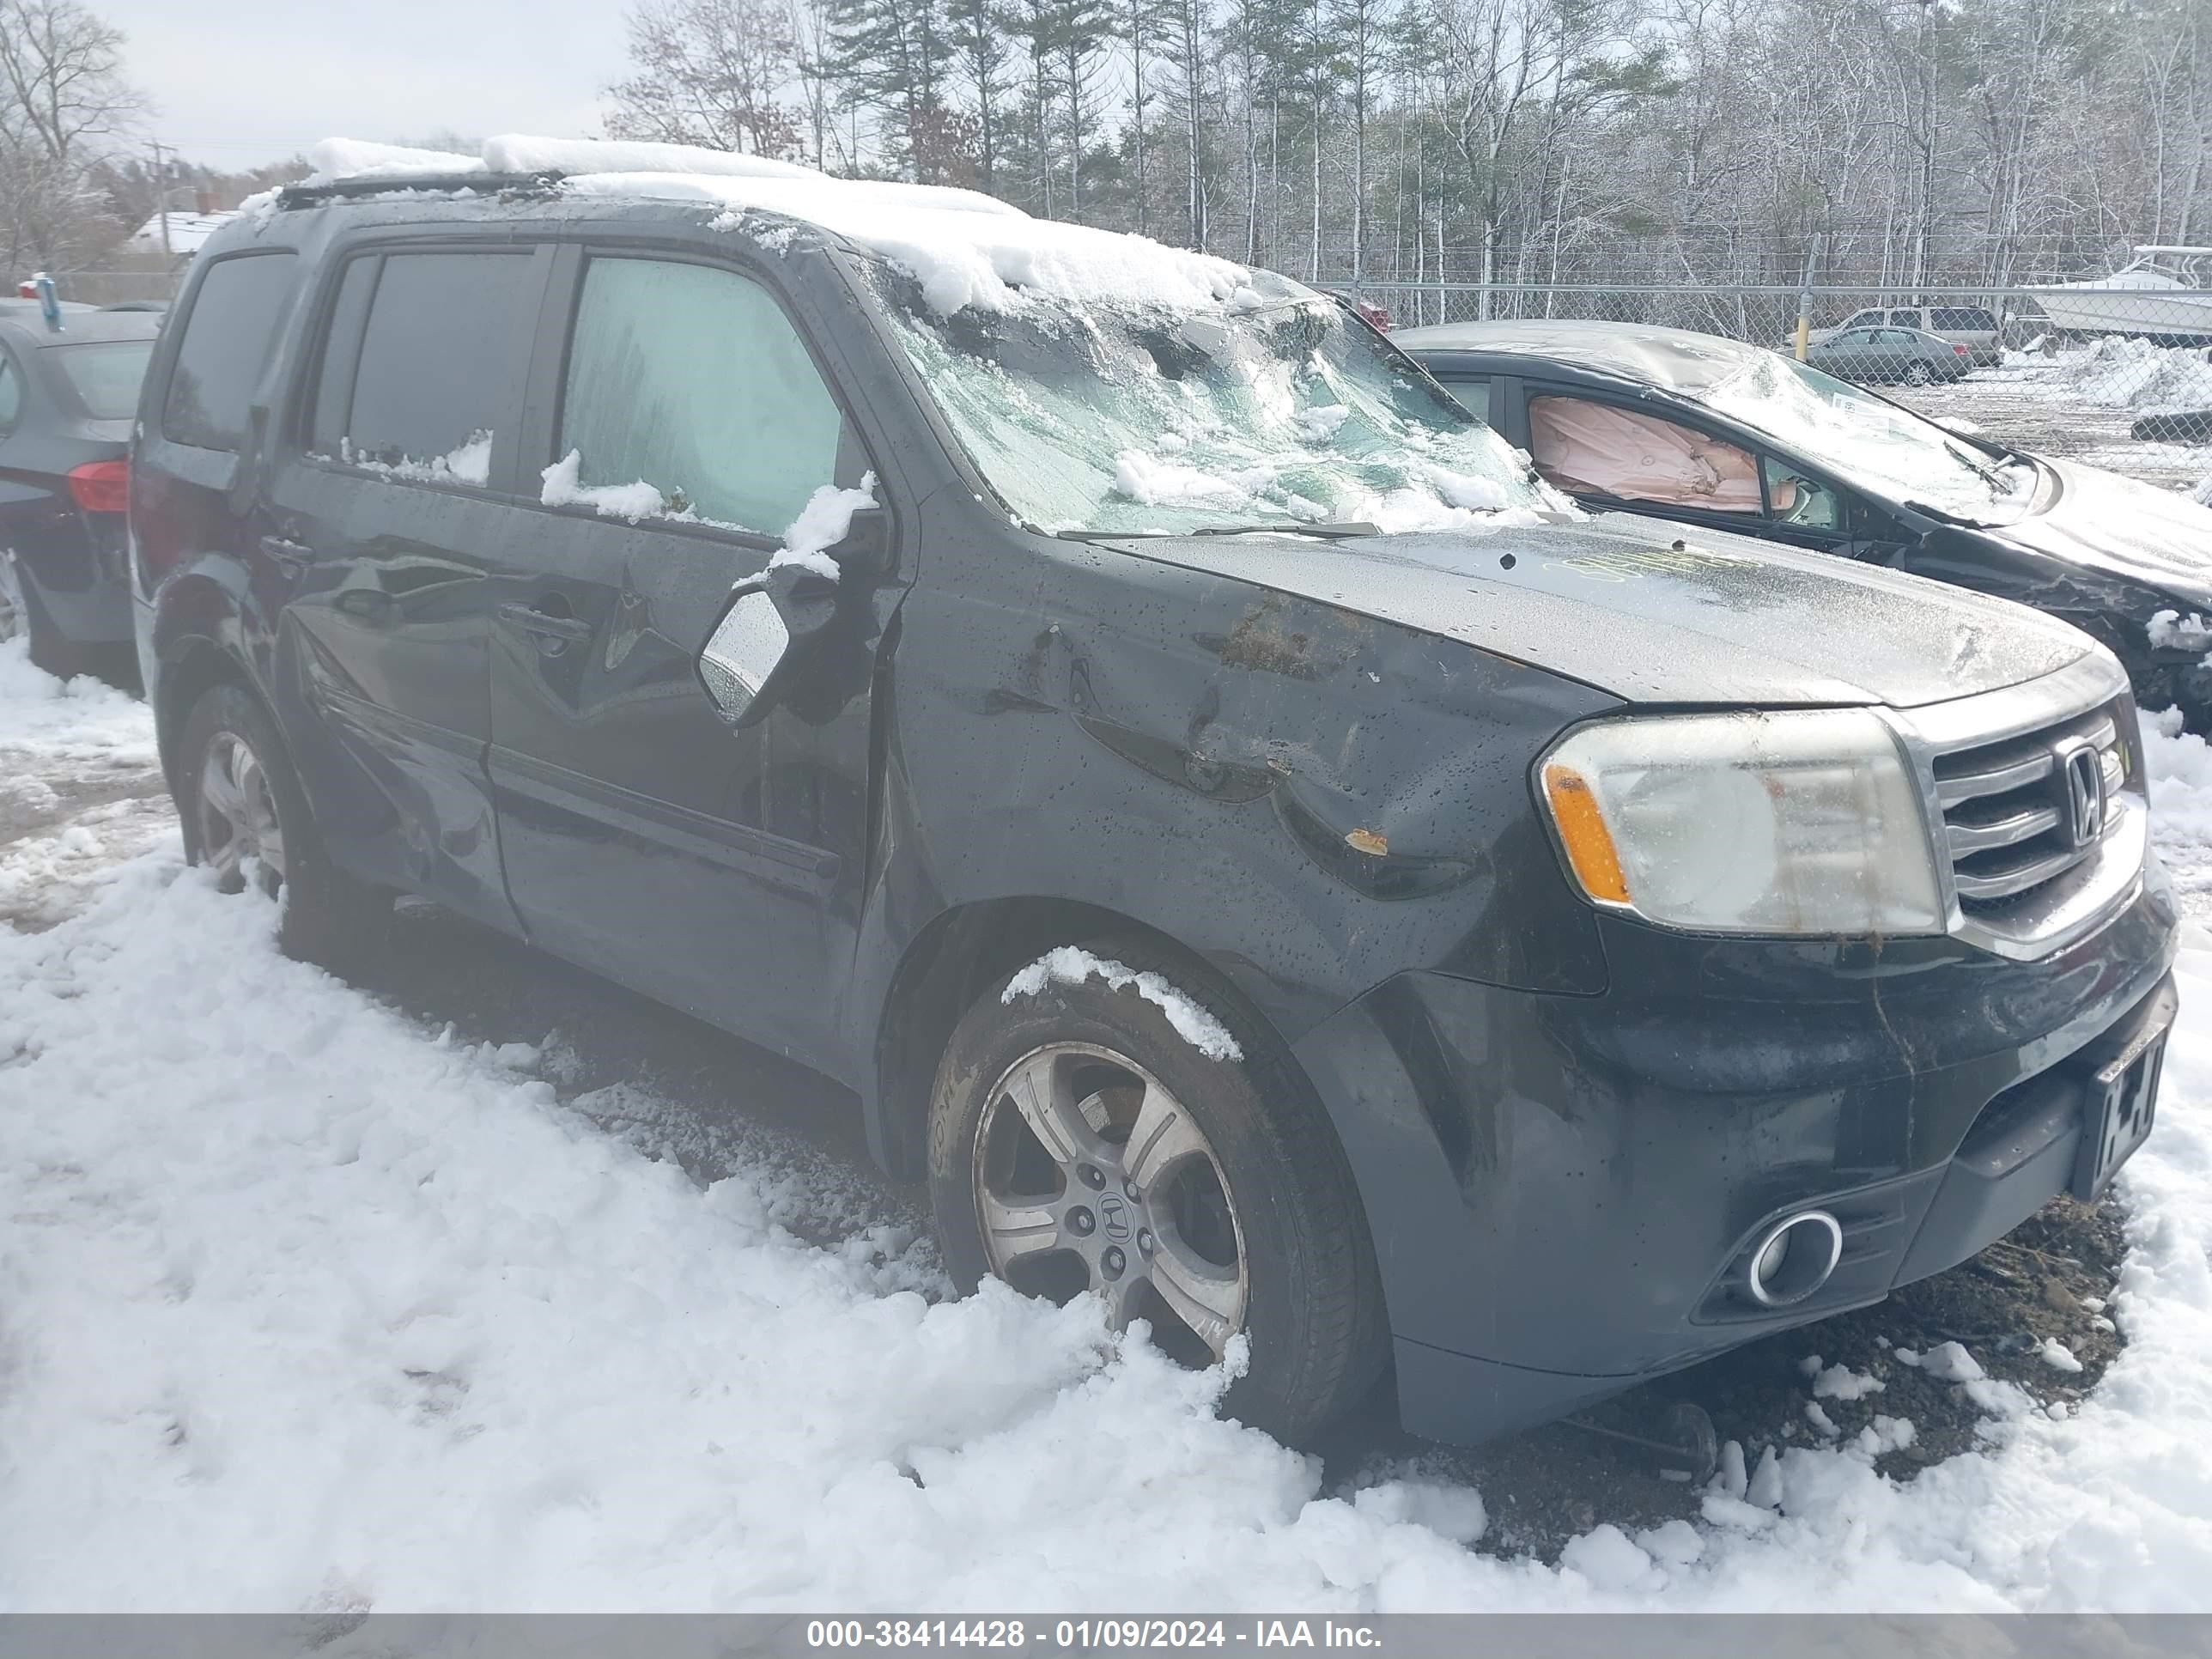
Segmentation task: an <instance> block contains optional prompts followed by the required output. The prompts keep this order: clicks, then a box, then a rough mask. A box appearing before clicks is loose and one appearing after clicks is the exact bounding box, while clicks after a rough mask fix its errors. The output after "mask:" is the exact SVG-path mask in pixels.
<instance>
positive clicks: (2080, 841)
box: [2060, 744, 2105, 848]
mask: <svg viewBox="0 0 2212 1659" xmlns="http://www.w3.org/2000/svg"><path fill="white" fill-rule="evenodd" d="M2060 765H2061V768H2062V769H2063V772H2064V774H2065V779H2066V825H2065V827H2066V832H2067V836H2068V837H2069V840H2070V841H2071V842H2072V843H2073V845H2075V847H2077V848H2080V847H2087V845H2088V844H2089V843H2090V842H2093V841H2094V840H2096V839H2097V837H2098V836H2101V835H2103V834H2104V833H2105V767H2104V763H2103V761H2102V760H2101V759H2100V757H2099V756H2098V754H2097V751H2096V750H2093V749H2092V748H2090V747H2089V746H2088V745H2087V744H2083V745H2082V746H2081V748H2079V749H2074V750H2069V751H2067V753H2066V755H2065V757H2063V760H2062V761H2061V763H2060Z"/></svg>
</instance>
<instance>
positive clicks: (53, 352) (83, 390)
mask: <svg viewBox="0 0 2212 1659" xmlns="http://www.w3.org/2000/svg"><path fill="white" fill-rule="evenodd" d="M153 356H154V343H153V342H152V341H151V340H88V341H85V342H84V343H82V344H80V345H61V346H48V347H47V348H46V361H47V362H50V363H53V364H55V365H57V366H58V368H60V369H61V372H62V379H64V380H67V381H68V382H69V388H70V392H72V393H74V394H75V395H76V400H77V402H78V403H79V404H82V406H83V409H84V412H85V413H86V414H87V415H88V416H91V417H92V418H93V419H94V420H95V421H127V420H129V419H130V418H131V416H133V415H136V414H137V412H138V389H139V387H140V386H143V385H144V384H145V381H146V365H147V364H148V363H149V362H151V361H152V360H153Z"/></svg>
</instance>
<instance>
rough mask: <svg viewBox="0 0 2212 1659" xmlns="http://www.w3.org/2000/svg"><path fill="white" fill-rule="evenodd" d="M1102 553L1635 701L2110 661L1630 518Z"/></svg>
mask: <svg viewBox="0 0 2212 1659" xmlns="http://www.w3.org/2000/svg"><path fill="white" fill-rule="evenodd" d="M1110 545H1112V546H1114V547H1115V548H1117V549H1118V550H1121V551H1123V552H1126V553H1129V554H1132V555H1133V556H1138V557H1140V558H1146V559H1155V560H1158V561H1160V562H1164V563H1169V564H1174V565H1179V566H1182V567H1183V568H1188V569H1195V570H1202V571H1206V572H1209V573H1212V574H1218V575H1222V576H1227V577H1231V578H1234V579H1236V580H1240V581H1249V582H1255V583H1258V584H1261V585H1262V586H1270V587H1275V588H1279V589H1280V590H1282V591H1284V592H1290V593H1295V594H1297V595H1299V596H1300V597H1302V598H1305V599H1315V600H1318V601H1320V602H1322V603H1324V604H1328V605H1339V606H1341V607H1343V608H1344V609H1345V610H1347V611H1356V612H1358V613H1360V614H1363V615H1365V616H1370V617H1376V618H1378V619H1380V620H1383V621H1385V622H1391V623H1398V624H1401V625H1402V626H1404V627H1407V628H1414V629H1423V630H1425V631H1426V632H1429V633H1431V634H1436V635H1441V636H1443V637H1444V638H1448V639H1455V640H1461V641H1465V642H1466V643H1468V644H1469V645H1473V646H1476V647H1480V648H1481V649H1482V650H1485V651H1488V652H1491V653H1493V654H1495V655H1498V656H1501V657H1505V658H1509V659H1513V660H1516V661H1521V662H1527V663H1529V664H1532V665H1534V666H1536V667H1539V668H1542V669H1545V670H1547V671H1552V672H1554V673H1559V674H1564V675H1567V676H1569V677H1571V678H1574V679H1577V680H1580V681H1582V682H1583V684H1588V685H1592V686H1595V687H1597V688H1599V689H1600V690H1605V691H1607V692H1610V693H1612V694H1613V695H1614V696H1619V697H1620V698H1621V699H1623V700H1624V701H1626V702H1667V703H1725V704H1731V705H1741V704H1755V705H1761V706H1766V707H1784V706H1790V705H1834V704H1845V703H1887V704H1888V705H1889V706H1891V707H1893V708H1917V707H1919V706H1920V705H1922V704H1925V703H1931V702H1942V701H1943V700H1945V699H1947V698H1951V697H1960V696H1970V695H1972V694H1973V693H1975V692H1978V691H1990V690H1996V689H1998V688H1999V687H2002V686H2006V685H2014V684H2019V683H2020V682H2021V681H2023V680H2029V679H2033V678H2037V677H2039V676H2040V675H2044V674H2047V673H2051V672H2052V671H2056V670H2057V669H2060V668H2063V667H2064V666H2065V665H2067V664H2068V663H2070V662H2072V661H2074V660H2075V659H2077V658H2079V657H2081V656H2082V655H2084V654H2086V653H2089V652H2091V651H2094V650H2097V649H2100V647H2098V646H2097V645H2096V644H2095V643H2094V642H2093V641H2091V640H2090V639H2089V638H2088V636H2087V635H2084V634H2081V633H2080V632H2078V631H2077V630H2075V629H2073V628H2070V627H2069V626H2068V625H2067V624H2065V623H2061V622H2057V621H2055V620H2053V619H2051V618H2050V617H2043V616H2039V615H2038V614H2036V613H2035V612H2033V611H2028V610H2027V609H2026V608H2024V607H2022V606H2021V605H2014V604H2011V603H2010V602H2008V601H2006V600H2002V599H1985V598H1984V597H1982V596H1980V595H1978V594H1975V593H1970V592H1965V591H1963V590H1961V589H1959V588H1955V587H1948V586H1941V585H1939V584H1936V583H1934V582H1929V581H1923V580H1919V579H1918V578H1916V577H1911V576H1906V575H1903V574H1899V573H1897V572H1894V571H1888V570H1880V569H1875V568H1869V567H1866V566H1863V565H1856V564H1852V563H1850V562H1846V561H1844V560H1840V559H1838V558H1836V557H1834V556H1830V555H1824V554H1818V553H1805V552H1800V551H1798V550H1795V549H1792V548H1787V547H1779V546H1777V545H1775V544H1772V543H1768V542H1759V541H1753V540H1751V539H1750V538H1745V537H1740V536H1730V535H1726V534H1716V533H1714V532H1709V531H1704V530H1692V529H1688V528H1686V527H1684V526H1676V525H1667V524H1656V523H1654V522H1652V521H1651V520H1647V519H1640V518H1636V517H1633V516H1632V515H1630V514H1626V513H1607V514H1603V515H1601V516H1599V517H1596V518H1593V519H1588V520H1578V521H1575V522H1571V523H1555V524H1545V525H1533V526H1516V527H1512V528H1502V529H1498V530H1494V531H1478V532H1473V533H1464V532H1462V533H1452V534H1424V535H1400V536H1374V537H1363V538H1357V539H1353V540H1346V541H1335V542H1323V541H1319V540H1315V539H1310V538H1305V537H1301V536H1296V535H1285V534H1279V533H1278V534H1258V535H1246V536H1219V537H1188V538H1186V537H1172V538H1149V537H1148V538H1130V539H1127V540H1120V541H1115V542H1113V543H1111V544H1110Z"/></svg>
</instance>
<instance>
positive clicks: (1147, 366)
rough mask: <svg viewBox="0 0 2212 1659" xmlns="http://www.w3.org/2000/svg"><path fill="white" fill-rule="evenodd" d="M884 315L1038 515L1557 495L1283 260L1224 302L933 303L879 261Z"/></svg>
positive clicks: (1012, 500)
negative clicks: (993, 306) (948, 310)
mask: <svg viewBox="0 0 2212 1659" xmlns="http://www.w3.org/2000/svg"><path fill="white" fill-rule="evenodd" d="M875 280H876V287H877V289H878V294H879V295H880V297H881V298H882V300H883V301H884V310H885V311H886V313H888V314H889V315H890V319H892V323H893V329H894V332H895V333H896V336H897V337H898V339H899V341H900V343H901V344H902V345H903V346H904V347H905V349H906V351H907V353H908V356H909V357H911V358H912V360H913V362H914V365H915V369H916V370H917V371H918V372H919V374H920V376H921V380H922V383H923V384H924V385H925V386H927V387H928V389H929V391H930V392H931V393H932V395H933V397H934V398H936V400H937V403H938V404H939V408H940V409H942V410H943V411H944V413H945V418H946V420H947V421H948V422H950V424H951V427H952V428H953V430H954V432H955V433H956V434H957V435H958V437H959V439H960V441H961V442H962V443H963V445H964V446H965V447H966V448H967V450H968V453H969V456H970V457H971V458H972V459H974V461H975V465H976V466H977V468H978V469H979V470H980V471H981V472H982V473H983V475H984V476H985V477H987V478H988V479H989V480H990V482H991V483H992V485H993V486H994V488H995V489H997V490H998V492H999V494H1000V496H1001V497H1002V498H1003V499H1004V500H1005V501H1006V504H1007V505H1008V506H1009V507H1011V508H1012V510H1013V511H1014V513H1016V514H1017V515H1018V516H1019V517H1020V518H1021V519H1022V520H1024V522H1026V523H1028V524H1030V525H1032V526H1036V527H1037V528H1039V529H1042V530H1047V531H1077V530H1082V531H1100V532H1124V533H1130V532H1178V531H1188V530H1194V529H1199V528H1201V527H1205V526H1221V525H1227V524H1247V523H1253V522H1276V523H1280V522H1286V521H1289V520H1300V521H1305V522H1319V521H1323V520H1328V521H1334V522H1346V521H1353V522H1364V523H1370V524H1373V525H1375V526H1376V527H1377V528H1379V529H1381V530H1383V531H1384V532H1401V531H1415V530H1468V529H1475V528H1492V527H1497V526H1503V525H1506V524H1526V523H1530V522H1533V521H1534V520H1535V519H1536V517H1537V515H1538V513H1541V512H1553V511H1562V510H1571V509H1570V508H1568V507H1567V505H1566V502H1565V498H1564V497H1562V496H1559V495H1557V494H1556V493H1555V492H1553V491H1552V490H1551V489H1549V488H1548V487H1547V486H1545V485H1542V484H1541V483H1537V482H1536V481H1534V479H1533V478H1532V477H1530V476H1529V474H1528V469H1527V467H1526V465H1524V464H1523V462H1522V458H1521V457H1520V456H1519V455H1518V454H1517V453H1516V452H1515V451H1513V450H1512V449H1511V448H1510V447H1508V446H1507V445H1506V443H1505V442H1504V440H1502V439H1500V438H1499V437H1498V435H1496V434H1495V433H1493V432H1492V431H1491V430H1490V428H1487V427H1486V426H1484V425H1483V424H1482V423H1481V422H1480V421H1477V420H1476V419H1475V418H1474V416H1471V415H1469V414H1468V413H1467V412H1466V410H1462V408H1460V406H1459V405H1458V404H1455V403H1453V402H1451V401H1450V400H1449V398H1446V397H1444V396H1443V394H1441V393H1439V392H1437V391H1436V390H1435V388H1434V387H1432V386H1431V385H1429V384H1428V382H1427V381H1426V380H1424V379H1422V378H1420V377H1419V375H1417V374H1415V372H1414V371H1413V369H1411V368H1409V367H1408V366H1407V364H1405V363H1404V362H1401V360H1399V359H1398V358H1397V357H1396V356H1395V355H1394V354H1392V353H1391V352H1390V351H1389V349H1387V348H1385V347H1384V346H1383V345H1382V344H1381V343H1379V342H1378V341H1376V339H1375V337H1373V336H1372V335H1371V334H1370V333H1369V332H1368V331H1367V330H1366V329H1365V328H1364V326H1363V325H1359V324H1358V323H1357V322H1355V321H1354V320H1353V319H1351V318H1349V317H1347V316H1346V314H1345V313H1344V312H1343V311H1342V310H1341V309H1340V307H1337V306H1335V305H1334V304H1333V303H1331V302H1330V301H1327V300H1325V299H1322V297H1321V296H1319V295H1315V294H1311V293H1310V292H1308V291H1307V290H1305V289H1301V288H1299V287H1297V285H1296V284H1295V283H1289V282H1287V281H1285V280H1284V279H1281V278H1272V277H1267V276H1255V277H1254V278H1253V282H1254V283H1264V284H1267V286H1268V288H1270V289H1272V290H1273V291H1272V293H1269V294H1266V295H1263V293H1262V291H1261V289H1258V288H1253V289H1248V290H1243V291H1241V292H1240V295H1239V296H1238V297H1237V298H1236V299H1234V300H1232V301H1230V302H1229V303H1226V304H1225V303H1221V302H1218V301H1216V302H1212V303H1207V304H1190V303H1186V304H1183V305H1179V306H1175V305H1158V304H1154V305H1141V304H1123V303H1112V304H1097V305H1091V306H1079V305H1075V304H1070V303H1060V304H1052V303H1046V302H1043V301H1030V302H1029V303H1027V304H1024V306H1023V307H1020V308H1019V309H1018V310H1008V311H998V312H977V311H975V310H962V311H958V312H956V313H952V314H951V315H949V316H947V315H945V314H942V313H939V312H938V311H937V310H936V309H935V308H934V307H933V306H931V305H929V304H928V303H927V300H926V297H925V295H924V294H923V292H922V291H921V286H920V284H918V283H916V282H915V281H914V280H913V279H912V278H911V277H910V276H908V275H907V274H905V273H903V272H902V271H900V270H897V269H896V267H895V266H894V267H878V268H877V269H876V271H875Z"/></svg>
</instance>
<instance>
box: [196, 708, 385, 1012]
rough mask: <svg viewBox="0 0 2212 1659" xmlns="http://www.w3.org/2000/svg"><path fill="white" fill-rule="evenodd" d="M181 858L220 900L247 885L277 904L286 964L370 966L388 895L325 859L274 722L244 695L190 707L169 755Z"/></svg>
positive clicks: (342, 967) (380, 934)
mask: <svg viewBox="0 0 2212 1659" xmlns="http://www.w3.org/2000/svg"><path fill="white" fill-rule="evenodd" d="M177 787H178V799H177V811H178V815H179V817H181V818H182V819H183V820H184V825H185V854H186V856H187V857H188V858H190V860H191V862H192V863H194V864H197V865H203V866H207V867H208V868H210V869H211V870H213V871H214V872H215V876H216V883H217V884H218V885H219V886H221V887H222V890H224V891H226V892H233V893H236V892H243V891H244V890H246V886H247V885H248V884H252V885H254V886H256V887H258V888H259V889H260V890H261V891H262V892H263V893H264V894H266V895H267V896H269V897H270V898H273V899H276V900H277V901H278V902H280V903H281V904H282V905H283V921H282V922H281V924H280V925H279V927H278V932H277V936H276V937H277V943H278V945H281V946H282V947H283V951H284V953H285V954H286V955H287V956H291V957H298V958H300V959H301V961H303V962H313V963H320V964H321V965H322V966H324V967H325V968H330V969H334V970H337V971H344V970H346V969H351V968H356V967H359V966H361V965H362V964H364V963H367V962H368V961H370V960H372V959H374V957H375V955H376V954H377V952H378V951H380V950H381V948H382V946H383V945H384V942H385V939H386V934H387V933H388V931H389V927H390V923H391V917H392V897H391V895H390V894H389V893H387V892H386V891H385V890H382V889H381V888H378V887H373V886H371V885H370V884H368V883H366V882H363V881H362V880H360V879H358V878H356V877H353V876H350V875H349V874H347V873H346V872H344V871H343V870H341V869H339V868H337V866H335V865H334V864H332V863H331V861H330V859H329V856H328V855H327V854H325V851H324V848H323V842H322V837H321V836H320V835H319V833H318V832H317V830H316V828H315V822H314V817H313V813H312V812H311V811H309V809H308V806H307V793H306V791H305V790H303V789H302V788H301V787H300V778H299V774H298V772H297V771H296V770H295V769H294V768H293V765H292V758H291V756H290V755H289V753H288V752H287V751H286V750H285V748H284V743H283V738H281V737H279V736H278V735H277V732H276V723H275V722H274V721H273V720H270V718H269V716H268V714H266V713H265V712H264V710H263V709H262V707H261V705H260V704H259V703H258V702H255V701H254V700H253V699H252V697H251V696H247V695H246V692H244V691H242V690H240V689H239V688H238V687H236V686H234V685H218V686H216V687H215V688H214V689H213V690H210V691H209V692H207V693H206V694H205V695H204V696H202V697H201V698H200V700H199V701H198V702H196V703H194V704H193V705H192V710H191V714H189V715H188V716H187V717H186V718H185V727H184V732H183V736H182V738H180V739H179V744H178V750H177Z"/></svg>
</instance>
